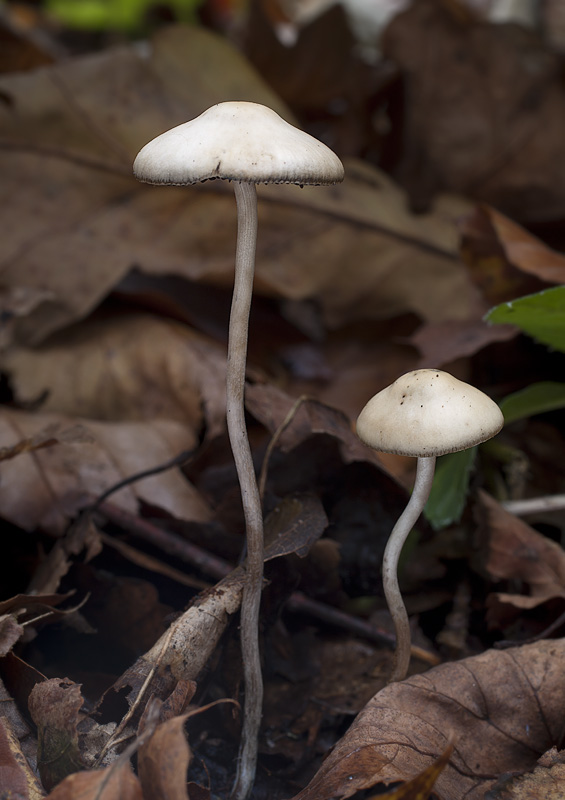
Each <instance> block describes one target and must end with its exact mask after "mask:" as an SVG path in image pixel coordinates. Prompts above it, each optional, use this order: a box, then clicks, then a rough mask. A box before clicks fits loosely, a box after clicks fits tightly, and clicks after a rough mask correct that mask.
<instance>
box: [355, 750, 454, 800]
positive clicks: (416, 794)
mask: <svg viewBox="0 0 565 800" xmlns="http://www.w3.org/2000/svg"><path fill="white" fill-rule="evenodd" d="M452 753H453V745H452V744H450V745H449V746H448V747H446V749H445V752H443V753H442V754H441V756H440V757H439V758H438V759H437V760H436V761H434V763H433V764H432V765H431V766H429V767H426V769H425V770H423V772H421V773H420V774H419V775H417V776H416V777H415V778H412V780H410V781H407V782H406V783H403V784H402V786H399V787H398V789H393V790H392V791H390V792H384V794H383V793H379V795H378V798H380V800H428V798H429V797H430V792H431V791H432V788H433V786H434V784H435V782H436V781H437V779H438V777H439V775H441V773H442V771H443V770H444V769H445V766H446V764H447V763H448V762H449V759H450V757H451V754H452ZM368 800H377V795H375V796H374V797H369V799H368Z"/></svg>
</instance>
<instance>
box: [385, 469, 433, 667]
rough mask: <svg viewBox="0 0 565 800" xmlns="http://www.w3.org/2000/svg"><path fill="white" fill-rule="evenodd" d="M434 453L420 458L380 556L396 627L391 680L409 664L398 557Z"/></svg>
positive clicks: (426, 489) (422, 500)
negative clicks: (410, 488) (408, 490)
mask: <svg viewBox="0 0 565 800" xmlns="http://www.w3.org/2000/svg"><path fill="white" fill-rule="evenodd" d="M435 463H436V459H435V456H430V457H428V458H419V459H418V466H417V468H416V481H415V483H414V489H413V490H412V496H411V497H410V500H409V501H408V505H407V506H406V508H405V509H404V511H403V512H402V514H401V515H400V517H399V518H398V522H397V523H396V525H395V526H394V528H393V529H392V533H391V534H390V537H389V540H388V542H387V546H386V548H385V552H384V556H383V588H384V592H385V597H386V601H387V604H388V607H389V610H390V613H391V616H392V620H393V622H394V629H395V631H396V650H395V652H394V666H393V670H392V675H391V677H390V681H391V682H393V681H402V680H404V678H405V677H406V673H407V672H408V666H409V664H410V645H411V638H412V637H411V635H410V623H409V622H408V614H407V613H406V607H405V605H404V601H403V600H402V595H401V593H400V587H399V585H398V559H399V557H400V552H401V550H402V548H403V547H404V543H405V541H406V539H407V537H408V534H409V533H410V531H411V530H412V528H413V527H414V525H415V524H416V522H417V520H418V517H419V516H420V514H421V513H422V511H423V509H424V506H425V505H426V501H427V499H428V497H429V496H430V491H431V488H432V482H433V479H434V470H435Z"/></svg>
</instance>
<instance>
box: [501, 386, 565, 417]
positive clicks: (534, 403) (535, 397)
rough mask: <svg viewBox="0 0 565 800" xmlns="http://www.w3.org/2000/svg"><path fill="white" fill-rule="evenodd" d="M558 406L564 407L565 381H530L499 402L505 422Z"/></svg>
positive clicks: (551, 409)
mask: <svg viewBox="0 0 565 800" xmlns="http://www.w3.org/2000/svg"><path fill="white" fill-rule="evenodd" d="M558 408H565V383H558V382H557V381H542V382H540V383H532V385H531V386H527V387H526V388H525V389H521V390H520V391H519V392H514V393H513V394H509V395H508V396H507V397H505V398H504V399H503V400H501V402H500V410H501V411H502V413H503V414H504V422H505V423H506V424H508V423H509V422H516V420H518V419H527V417H531V416H533V415H534V414H542V413H543V412H544V411H555V410H556V409H558Z"/></svg>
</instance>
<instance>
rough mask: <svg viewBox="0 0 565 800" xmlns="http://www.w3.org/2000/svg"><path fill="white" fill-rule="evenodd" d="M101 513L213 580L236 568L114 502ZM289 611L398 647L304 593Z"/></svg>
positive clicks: (417, 652)
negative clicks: (117, 505) (124, 509)
mask: <svg viewBox="0 0 565 800" xmlns="http://www.w3.org/2000/svg"><path fill="white" fill-rule="evenodd" d="M98 512H99V513H100V514H102V515H103V516H104V517H105V518H106V519H107V520H109V521H110V522H113V523H114V524H115V525H118V526H120V527H121V528H122V529H123V530H126V531H128V532H129V533H131V534H133V535H134V536H138V537H139V538H140V539H143V540H145V541H146V542H149V543H150V544H152V545H154V546H156V547H159V548H160V549H161V550H162V551H163V552H165V553H167V554H168V555H172V556H174V557H176V558H180V559H182V560H183V561H185V562H187V563H189V564H192V565H193V566H196V567H197V568H198V569H199V570H201V571H202V572H204V573H206V574H208V575H210V576H211V577H213V578H216V579H218V580H220V579H221V578H224V577H225V576H226V575H228V574H229V573H230V572H231V571H232V569H233V567H232V565H231V564H230V563H229V562H228V561H225V560H224V559H222V558H218V556H214V555H212V554H211V553H208V552H207V551H206V550H203V549H202V548H201V547H198V546H197V545H194V544H192V543H191V542H187V541H186V540H185V539H182V538H181V537H180V536H177V535H176V534H174V533H171V532H170V531H166V530H164V529H163V528H159V527H158V526H157V525H154V524H153V523H151V522H149V521H148V520H145V519H140V518H139V517H136V516H134V515H133V514H130V513H128V512H127V511H123V510H122V509H121V508H117V507H116V506H114V505H112V504H111V503H103V504H101V505H100V506H99V508H98ZM286 608H287V609H288V610H289V611H291V612H292V613H298V614H310V615H311V616H312V617H314V618H316V619H319V620H321V621H322V622H326V623H327V624H328V625H333V626H335V627H337V628H341V629H343V630H347V631H350V632H351V633H354V634H357V635H358V636H363V637H364V638H365V639H369V640H370V641H373V642H379V643H380V644H384V645H386V646H387V647H390V648H394V647H395V645H396V638H395V636H394V634H393V633H389V632H388V631H384V630H382V629H381V628H377V627H376V626H375V625H371V624H370V623H368V622H365V621H364V620H362V619H359V618H358V617H354V616H352V615H351V614H347V613H346V612H344V611H340V610H339V609H337V608H333V607H332V606H329V605H326V604H325V603H320V602H319V601H317V600H312V599H310V598H309V597H307V596H306V595H305V594H303V593H302V592H293V593H292V594H291V595H290V597H289V598H288V599H287V601H286ZM411 653H412V655H413V656H414V657H416V658H418V659H420V660H421V661H424V662H426V663H427V664H438V663H439V659H438V658H437V656H436V655H435V654H433V653H430V652H429V651H427V650H424V649H423V648H421V647H416V646H413V647H412V650H411Z"/></svg>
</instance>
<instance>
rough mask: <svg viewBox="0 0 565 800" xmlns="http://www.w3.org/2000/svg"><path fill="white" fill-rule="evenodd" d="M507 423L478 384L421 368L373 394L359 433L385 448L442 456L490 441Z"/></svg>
mask: <svg viewBox="0 0 565 800" xmlns="http://www.w3.org/2000/svg"><path fill="white" fill-rule="evenodd" d="M503 424H504V417H503V416H502V412H501V410H500V408H499V407H498V406H497V404H496V403H495V402H494V401H493V400H491V399H490V397H487V395H486V394H484V393H483V392H481V391H480V390H479V389H476V388H475V387H474V386H470V385H469V384H468V383H463V381H460V380H458V379H457V378H454V377H453V376H452V375H449V374H448V373H447V372H442V371H441V370H436V369H418V370H415V371H414V372H408V373H407V374H406V375H402V376H401V377H400V378H398V380H396V381H395V382H394V383H393V384H391V385H390V386H388V387H387V388H386V389H383V390H382V391H381V392H379V393H378V394H376V395H375V396H374V397H373V398H372V399H371V400H369V402H368V403H367V405H366V406H365V408H364V409H363V410H362V411H361V413H360V415H359V418H358V419H357V435H358V436H359V438H360V439H361V440H362V441H363V442H365V444H367V445H369V447H372V448H373V449H374V450H380V451H381V452H383V453H397V454H398V455H403V456H418V457H426V456H441V455H444V454H445V453H454V452H456V451H458V450H466V449H467V448H468V447H473V445H476V444H480V443H481V442H485V441H486V440H487V439H490V438H491V437H492V436H495V435H496V434H497V433H498V432H499V430H500V429H501V428H502V426H503Z"/></svg>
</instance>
